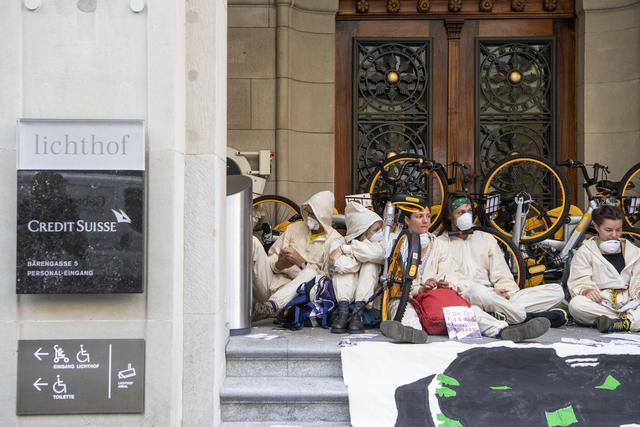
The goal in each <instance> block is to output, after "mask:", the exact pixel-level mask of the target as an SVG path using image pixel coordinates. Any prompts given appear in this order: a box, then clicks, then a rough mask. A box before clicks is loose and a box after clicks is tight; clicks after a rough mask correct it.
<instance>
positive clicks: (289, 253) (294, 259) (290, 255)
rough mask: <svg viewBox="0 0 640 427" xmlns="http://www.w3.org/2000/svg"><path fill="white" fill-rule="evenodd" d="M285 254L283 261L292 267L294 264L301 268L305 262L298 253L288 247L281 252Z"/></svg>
mask: <svg viewBox="0 0 640 427" xmlns="http://www.w3.org/2000/svg"><path fill="white" fill-rule="evenodd" d="M282 251H283V252H284V253H285V259H286V260H287V261H289V262H290V263H291V264H292V265H293V264H295V265H297V266H298V267H300V268H302V266H303V265H304V263H305V262H307V261H306V260H305V259H304V258H303V257H302V255H300V253H299V252H298V251H297V250H295V249H294V248H291V247H288V248H284V249H283V250H282Z"/></svg>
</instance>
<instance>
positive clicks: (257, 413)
mask: <svg viewBox="0 0 640 427" xmlns="http://www.w3.org/2000/svg"><path fill="white" fill-rule="evenodd" d="M265 418H266V420H265ZM222 419H223V420H225V421H249V422H250V423H249V424H248V425H252V426H253V425H256V424H255V423H256V422H260V423H265V422H266V421H272V422H271V423H268V424H267V425H274V426H275V425H277V426H280V425H286V423H288V422H292V421H295V422H296V424H295V425H300V424H299V423H298V422H299V421H302V422H307V421H311V422H315V423H318V422H319V423H320V424H319V425H321V426H324V425H329V424H325V423H323V421H326V422H328V423H337V422H348V421H349V405H348V404H347V402H340V403H338V402H322V403H316V402H304V403H303V402H296V403H295V404H293V405H291V404H287V403H284V404H262V403H249V404H223V405H222ZM312 425H316V424H312ZM330 425H333V424H330Z"/></svg>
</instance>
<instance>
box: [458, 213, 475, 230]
mask: <svg viewBox="0 0 640 427" xmlns="http://www.w3.org/2000/svg"><path fill="white" fill-rule="evenodd" d="M456 227H458V229H459V230H462V231H465V230H468V229H470V228H471V227H473V215H471V213H469V212H465V213H463V214H462V215H460V216H459V217H458V218H456Z"/></svg>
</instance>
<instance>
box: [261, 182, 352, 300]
mask: <svg viewBox="0 0 640 427" xmlns="http://www.w3.org/2000/svg"><path fill="white" fill-rule="evenodd" d="M333 203H334V196H333V193H332V192H331V191H321V192H319V193H316V194H314V195H313V196H311V198H310V199H309V200H308V201H306V202H305V203H304V204H303V205H302V206H301V207H302V218H303V221H298V222H294V223H293V224H291V225H289V226H288V227H287V229H286V230H285V232H284V233H283V234H282V235H281V236H280V237H279V238H278V240H276V242H275V243H274V244H273V246H271V249H269V254H268V255H267V254H266V253H265V251H264V248H263V247H262V244H261V243H260V240H258V239H257V238H256V237H255V236H254V238H253V291H254V295H255V298H256V300H257V301H259V302H264V301H267V300H269V301H271V302H273V303H274V304H275V305H276V309H277V310H279V309H282V308H283V307H284V306H285V305H286V304H287V303H288V302H289V301H291V299H292V298H293V297H294V296H295V295H296V290H297V289H298V287H299V286H300V285H301V284H302V283H305V282H308V281H309V280H311V279H313V278H315V277H316V276H317V275H328V261H329V254H330V253H331V250H332V249H335V248H336V247H338V246H340V245H341V244H343V243H344V238H343V237H342V236H341V235H340V233H338V232H337V231H336V230H335V229H333V228H332V226H331V218H332V214H333ZM305 206H309V207H310V208H311V209H312V210H313V213H314V215H315V216H316V218H317V219H318V222H320V224H321V225H322V227H323V228H324V233H323V234H322V235H320V236H316V235H313V234H312V233H311V231H310V230H309V227H308V226H307V214H306V213H305V210H304V208H305ZM286 247H292V248H294V249H295V250H297V251H298V253H299V254H300V255H301V256H302V257H303V258H304V260H305V261H306V265H304V266H303V268H300V267H299V266H296V265H294V266H291V267H289V268H285V269H283V270H278V269H277V268H276V262H277V261H278V255H279V254H280V251H281V250H282V249H283V248H286Z"/></svg>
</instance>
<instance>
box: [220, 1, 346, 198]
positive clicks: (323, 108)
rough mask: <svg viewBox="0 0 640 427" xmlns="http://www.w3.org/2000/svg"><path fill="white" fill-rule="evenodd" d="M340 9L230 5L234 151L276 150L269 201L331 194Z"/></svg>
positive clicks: (329, 5) (322, 4)
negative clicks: (277, 197) (272, 195)
mask: <svg viewBox="0 0 640 427" xmlns="http://www.w3.org/2000/svg"><path fill="white" fill-rule="evenodd" d="M337 10H338V1H337V0H329V1H314V0H297V1H293V0H275V1H274V0H232V1H231V2H230V5H229V99H228V105H229V113H228V118H229V145H230V146H233V147H235V148H238V149H240V150H257V149H272V150H274V151H275V159H274V163H273V167H272V175H271V177H270V179H269V182H268V184H267V187H266V189H265V193H277V194H280V195H283V196H286V197H290V198H292V199H293V200H294V201H296V202H298V203H302V202H304V201H305V200H306V199H307V198H308V197H309V196H310V195H311V194H313V193H315V192H317V191H320V190H326V189H329V190H332V189H333V180H334V179H333V177H334V167H333V156H334V154H333V153H334V151H333V150H334V148H333V147H334V109H335V103H334V91H335V66H334V62H335V14H336V11H337Z"/></svg>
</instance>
